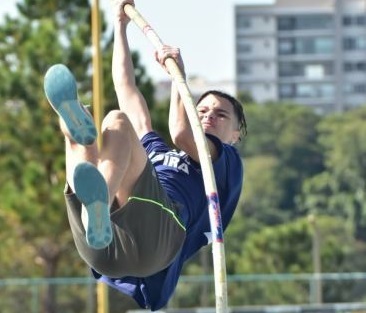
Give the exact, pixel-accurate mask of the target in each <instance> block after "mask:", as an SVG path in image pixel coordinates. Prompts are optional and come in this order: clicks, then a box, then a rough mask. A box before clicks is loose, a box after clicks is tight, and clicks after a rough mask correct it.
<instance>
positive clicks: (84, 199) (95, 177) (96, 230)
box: [74, 162, 113, 249]
mask: <svg viewBox="0 0 366 313" xmlns="http://www.w3.org/2000/svg"><path fill="white" fill-rule="evenodd" d="M74 186H75V194H76V196H77V197H78V199H79V200H80V202H81V203H82V204H83V205H84V207H85V209H86V212H87V217H88V222H87V229H86V241H87V243H88V245H89V246H90V247H92V248H94V249H103V248H106V247H107V246H108V245H109V244H110V243H111V241H112V238H113V235H112V229H111V222H110V214H109V199H108V198H109V196H108V187H107V184H106V182H105V180H104V178H103V176H102V175H101V174H100V172H99V171H98V169H97V168H96V167H95V166H94V165H93V164H91V163H89V162H84V163H80V164H78V165H77V166H76V168H75V172H74Z"/></svg>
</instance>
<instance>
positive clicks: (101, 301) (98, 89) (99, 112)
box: [91, 0, 109, 313]
mask: <svg viewBox="0 0 366 313" xmlns="http://www.w3.org/2000/svg"><path fill="white" fill-rule="evenodd" d="M91 10H92V17H91V19H92V20H91V26H92V27H91V28H92V49H93V50H92V56H93V116H94V122H95V126H96V128H97V131H98V137H97V142H98V147H99V148H100V147H101V145H102V136H101V125H102V120H103V109H104V105H103V102H104V97H103V73H102V58H101V53H100V29H101V23H100V15H101V13H100V10H99V0H93V1H92V7H91ZM97 306H98V308H97V309H98V313H108V312H109V302H108V287H107V286H106V285H105V284H103V283H99V282H98V283H97Z"/></svg>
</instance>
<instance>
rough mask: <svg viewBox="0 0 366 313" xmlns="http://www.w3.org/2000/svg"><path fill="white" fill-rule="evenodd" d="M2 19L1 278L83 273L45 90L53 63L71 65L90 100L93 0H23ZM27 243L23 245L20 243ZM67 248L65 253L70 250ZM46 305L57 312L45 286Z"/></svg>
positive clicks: (108, 90) (107, 42) (146, 86)
mask: <svg viewBox="0 0 366 313" xmlns="http://www.w3.org/2000/svg"><path fill="white" fill-rule="evenodd" d="M17 9H18V14H17V15H16V16H14V17H9V16H6V17H5V19H4V21H3V23H2V24H1V25H0V42H1V44H0V69H1V71H0V79H1V82H2V83H1V84H0V100H1V103H2V105H1V106H0V131H1V139H0V153H1V159H0V171H1V173H2V174H1V176H0V199H1V202H0V212H1V213H0V224H1V225H7V226H6V227H3V228H2V232H1V238H2V239H4V240H3V241H2V245H1V246H0V255H1V256H3V257H4V258H2V261H3V262H2V267H1V270H0V275H1V276H2V277H9V276H11V277H24V276H26V277H32V276H44V277H55V276H62V275H66V276H71V275H85V268H86V266H85V264H84V263H83V262H82V261H81V259H80V258H79V257H78V255H77V252H76V249H75V247H74V243H73V240H72V236H71V232H70V229H69V225H68V221H67V217H66V210H65V204H64V199H63V195H62V190H63V187H64V184H65V172H64V168H65V161H64V144H63V138H62V135H61V133H60V132H59V127H58V121H57V118H56V116H55V114H54V112H52V109H51V108H50V106H49V104H48V103H47V100H46V98H45V95H44V91H43V78H44V74H45V72H46V71H47V69H48V68H49V67H50V66H51V65H53V64H55V63H63V64H65V65H67V66H68V67H69V68H70V69H71V70H72V72H73V73H74V75H75V77H76V80H77V82H78V88H79V97H80V99H81V100H82V102H84V103H91V102H92V96H93V95H92V93H91V90H92V88H91V81H92V80H91V76H92V74H93V71H92V62H91V30H90V21H91V19H90V15H91V10H90V5H89V1H87V0H75V1H71V2H70V1H67V0H60V1H54V2H52V1H51V2H50V1H46V0H24V1H23V2H21V3H18V4H17ZM102 35H103V38H104V41H103V47H102V50H103V57H104V58H103V72H104V77H105V78H106V80H105V82H106V83H105V84H104V88H105V91H104V93H105V94H106V95H107V97H106V100H107V101H106V102H107V103H106V107H107V108H111V107H112V105H113V106H114V107H116V106H115V105H116V97H115V93H114V90H113V84H112V83H111V45H112V40H111V39H112V36H111V35H110V34H109V35H108V34H107V28H106V24H105V23H102ZM133 59H134V61H135V62H136V63H137V64H135V65H136V73H137V83H138V84H141V85H140V87H141V89H142V90H143V92H144V93H146V94H145V96H146V97H147V98H148V99H150V100H149V102H150V103H152V105H153V101H152V99H153V86H152V83H151V80H150V78H148V77H147V75H146V71H145V69H144V68H143V67H142V66H141V64H139V56H138V54H137V53H134V54H133ZM20 248H21V249H20ZM65 252H67V253H65ZM46 292H47V296H46V297H45V298H46V299H47V301H45V302H44V305H43V307H44V308H43V311H44V312H54V311H55V306H54V305H55V293H54V289H53V287H52V286H50V287H49V288H48V289H47V291H46Z"/></svg>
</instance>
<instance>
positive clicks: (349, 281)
mask: <svg viewBox="0 0 366 313" xmlns="http://www.w3.org/2000/svg"><path fill="white" fill-rule="evenodd" d="M319 287H320V288H319ZM319 290H320V292H321V293H322V294H321V297H320V299H323V300H324V302H327V304H328V305H329V304H331V303H354V304H356V303H363V302H364V301H365V300H366V273H326V274H296V275H294V274H270V275H269V274H252V275H228V296H229V305H230V306H235V307H237V306H271V305H273V306H275V305H303V304H305V305H306V304H307V305H309V304H310V305H317V304H319V303H318V301H317V300H318V299H319V295H317V294H316V292H319ZM213 298H214V279H213V276H211V275H207V276H182V277H181V278H180V280H179V284H178V286H177V290H176V292H175V294H174V296H173V298H172V299H171V301H170V303H169V309H173V308H182V307H214V299H213ZM329 299H330V300H329ZM96 301H97V300H96V281H95V280H94V279H93V278H91V277H70V278H66V277H63V278H10V279H0V308H1V311H0V312H1V313H19V312H27V313H28V312H29V313H40V312H60V313H61V312H62V313H74V312H75V313H76V312H77V313H82V312H85V313H96V312H97V303H96ZM118 301H119V302H121V299H120V298H119V300H118ZM122 302H123V301H122ZM114 306H115V304H114V302H113V301H110V313H114V312H119V313H122V312H124V311H121V309H118V310H117V309H115V308H114Z"/></svg>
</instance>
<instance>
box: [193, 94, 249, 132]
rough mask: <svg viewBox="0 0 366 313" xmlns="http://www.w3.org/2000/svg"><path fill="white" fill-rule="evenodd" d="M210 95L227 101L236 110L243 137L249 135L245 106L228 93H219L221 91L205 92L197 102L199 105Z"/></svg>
mask: <svg viewBox="0 0 366 313" xmlns="http://www.w3.org/2000/svg"><path fill="white" fill-rule="evenodd" d="M208 95H214V96H217V97H221V98H224V99H226V100H227V101H229V102H230V103H231V104H232V105H233V108H234V113H235V115H236V117H237V119H238V123H239V130H240V132H242V133H243V135H244V136H245V135H246V134H247V121H246V119H245V114H244V109H243V105H242V104H241V103H240V102H239V101H238V100H237V99H235V98H234V97H233V96H231V95H229V94H228V93H226V92H223V91H219V90H208V91H206V92H204V93H203V94H202V95H201V96H200V97H199V98H198V101H197V105H198V104H199V103H200V102H201V101H202V100H203V99H204V98H205V97H207V96H208Z"/></svg>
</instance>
